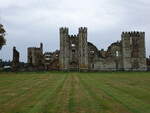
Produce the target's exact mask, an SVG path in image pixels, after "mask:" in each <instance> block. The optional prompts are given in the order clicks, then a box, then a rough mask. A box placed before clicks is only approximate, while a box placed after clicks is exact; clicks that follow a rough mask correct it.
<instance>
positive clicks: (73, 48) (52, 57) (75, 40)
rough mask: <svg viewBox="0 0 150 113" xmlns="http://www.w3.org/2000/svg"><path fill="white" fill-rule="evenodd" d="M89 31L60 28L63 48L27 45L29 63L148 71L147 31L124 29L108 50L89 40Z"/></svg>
mask: <svg viewBox="0 0 150 113" xmlns="http://www.w3.org/2000/svg"><path fill="white" fill-rule="evenodd" d="M87 38H88V31H87V28H86V27H84V28H83V27H81V28H79V30H78V34H77V35H69V29H68V28H60V50H56V51H55V52H45V53H43V45H42V44H41V46H40V48H28V63H30V64H32V65H34V66H35V67H38V66H44V69H46V70H52V69H55V70H64V71H70V70H73V71H120V70H121V71H145V70H147V64H146V52H145V33H144V32H123V33H122V35H121V40H120V41H117V42H115V43H112V44H111V45H110V46H109V47H108V49H107V50H106V51H104V50H103V49H101V50H99V49H98V48H97V47H96V46H95V45H94V44H92V43H90V42H88V41H87Z"/></svg>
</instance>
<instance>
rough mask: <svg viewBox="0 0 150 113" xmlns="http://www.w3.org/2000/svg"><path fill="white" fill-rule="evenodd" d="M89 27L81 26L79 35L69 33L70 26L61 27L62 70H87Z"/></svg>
mask: <svg viewBox="0 0 150 113" xmlns="http://www.w3.org/2000/svg"><path fill="white" fill-rule="evenodd" d="M87 48H88V47H87V28H86V27H81V28H79V32H78V34H77V35H69V29H68V28H66V27H65V28H60V55H59V65H60V70H79V71H80V70H87V69H88V49H87Z"/></svg>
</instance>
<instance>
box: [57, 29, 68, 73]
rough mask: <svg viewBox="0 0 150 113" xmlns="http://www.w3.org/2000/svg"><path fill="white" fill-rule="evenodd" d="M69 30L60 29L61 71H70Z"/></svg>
mask: <svg viewBox="0 0 150 113" xmlns="http://www.w3.org/2000/svg"><path fill="white" fill-rule="evenodd" d="M68 32H69V29H68V28H60V55H59V65H60V69H61V70H68V68H69V66H68V65H69V40H68Z"/></svg>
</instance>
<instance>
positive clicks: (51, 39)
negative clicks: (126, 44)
mask: <svg viewBox="0 0 150 113" xmlns="http://www.w3.org/2000/svg"><path fill="white" fill-rule="evenodd" d="M149 5H150V2H149V1H147V0H134V1H131V0H75V1H72V0H44V1H43V0H24V1H20V0H1V1H0V16H1V23H3V24H4V26H5V28H6V30H7V33H8V34H7V37H6V38H7V45H6V46H5V47H4V48H3V49H2V51H0V54H1V55H0V58H3V59H11V57H12V47H13V46H16V47H17V48H18V49H19V51H20V52H21V60H22V61H26V56H27V54H26V52H27V51H26V49H27V47H29V46H39V43H40V42H43V43H44V48H45V51H53V50H55V49H59V31H58V30H59V27H61V26H67V27H69V28H70V30H69V31H70V34H74V33H77V32H78V27H80V26H87V27H88V36H89V37H88V40H89V41H91V42H93V43H94V44H95V45H96V46H97V47H98V48H99V49H101V48H105V49H106V48H107V47H108V46H109V44H110V43H112V42H114V41H117V40H120V36H121V32H122V31H130V30H140V31H141V30H142V31H145V32H146V48H147V56H148V55H149V54H150V45H149V42H150V38H149V36H150V31H149V29H150V24H149V20H150V14H149V12H148V11H149V10H150V8H149Z"/></svg>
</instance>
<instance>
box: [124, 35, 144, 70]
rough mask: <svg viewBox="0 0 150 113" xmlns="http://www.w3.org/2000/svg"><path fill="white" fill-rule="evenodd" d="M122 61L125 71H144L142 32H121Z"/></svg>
mask: <svg viewBox="0 0 150 113" xmlns="http://www.w3.org/2000/svg"><path fill="white" fill-rule="evenodd" d="M122 54H123V55H122V60H123V69H124V70H125V71H128V70H134V71H145V70H146V69H147V66H146V52H145V33H144V32H125V33H124V32H123V33H122Z"/></svg>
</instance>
